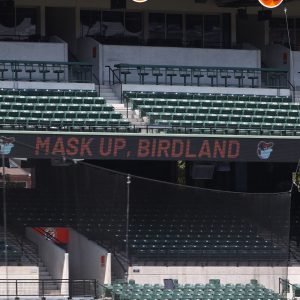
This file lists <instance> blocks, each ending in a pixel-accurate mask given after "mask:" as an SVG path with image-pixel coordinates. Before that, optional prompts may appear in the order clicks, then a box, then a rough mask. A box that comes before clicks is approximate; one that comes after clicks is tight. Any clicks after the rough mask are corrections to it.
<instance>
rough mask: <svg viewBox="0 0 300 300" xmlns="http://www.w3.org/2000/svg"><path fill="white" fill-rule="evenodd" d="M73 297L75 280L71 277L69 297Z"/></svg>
mask: <svg viewBox="0 0 300 300" xmlns="http://www.w3.org/2000/svg"><path fill="white" fill-rule="evenodd" d="M72 297H73V281H72V280H70V279H69V297H68V299H72Z"/></svg>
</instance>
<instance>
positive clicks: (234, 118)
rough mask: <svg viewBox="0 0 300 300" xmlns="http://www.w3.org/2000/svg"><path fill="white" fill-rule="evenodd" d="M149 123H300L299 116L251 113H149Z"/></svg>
mask: <svg viewBox="0 0 300 300" xmlns="http://www.w3.org/2000/svg"><path fill="white" fill-rule="evenodd" d="M147 116H148V117H149V124H154V123H155V121H156V120H167V121H203V122H205V121H213V122H217V121H220V122H242V123H281V124H284V123H291V124H299V123H300V118H299V117H298V118H297V117H290V116H286V117H282V116H280V117H278V116H260V115H256V116H251V115H223V114H220V115H218V114H183V113H177V114H168V113H148V114H147Z"/></svg>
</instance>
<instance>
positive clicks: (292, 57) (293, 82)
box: [283, 7, 296, 102]
mask: <svg viewBox="0 0 300 300" xmlns="http://www.w3.org/2000/svg"><path fill="white" fill-rule="evenodd" d="M283 11H284V14H285V22H286V30H287V35H288V42H289V50H290V79H291V82H292V84H293V87H294V86H295V75H294V56H293V51H292V43H291V35H290V29H289V20H288V14H287V11H288V10H287V8H286V7H285V8H284V10H283ZM291 72H293V74H292V73H291ZM292 97H293V102H295V100H296V99H295V97H294V93H293V94H292Z"/></svg>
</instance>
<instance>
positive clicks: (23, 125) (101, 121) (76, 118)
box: [0, 90, 129, 131]
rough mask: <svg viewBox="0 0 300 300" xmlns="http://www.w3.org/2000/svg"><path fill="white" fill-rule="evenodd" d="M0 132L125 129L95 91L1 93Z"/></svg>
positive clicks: (16, 91) (14, 91) (117, 115)
mask: <svg viewBox="0 0 300 300" xmlns="http://www.w3.org/2000/svg"><path fill="white" fill-rule="evenodd" d="M0 120H1V122H0V126H1V127H0V128H2V129H26V130H37V129H44V130H45V129H47V130H57V129H58V130H89V131H91V130H94V129H95V128H96V127H102V128H103V127H105V126H112V127H116V126H125V127H126V126H128V125H129V122H128V121H126V120H124V119H122V115H121V114H120V113H117V112H115V111H114V108H113V107H112V106H110V105H107V104H106V101H105V100H104V98H102V97H97V93H96V92H95V91H74V90H71V91H69V90H68V91H64V90H59V91H57V90H56V91H49V90H44V91H42V90H0Z"/></svg>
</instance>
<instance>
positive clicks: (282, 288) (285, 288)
mask: <svg viewBox="0 0 300 300" xmlns="http://www.w3.org/2000/svg"><path fill="white" fill-rule="evenodd" d="M291 288H292V292H293V296H294V293H295V291H296V289H297V290H298V292H300V287H299V286H297V285H295V284H292V283H290V282H289V281H288V280H287V279H283V278H279V294H281V295H282V296H283V297H285V298H287V294H288V293H290V289H291ZM295 296H296V295H295Z"/></svg>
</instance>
